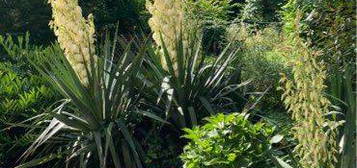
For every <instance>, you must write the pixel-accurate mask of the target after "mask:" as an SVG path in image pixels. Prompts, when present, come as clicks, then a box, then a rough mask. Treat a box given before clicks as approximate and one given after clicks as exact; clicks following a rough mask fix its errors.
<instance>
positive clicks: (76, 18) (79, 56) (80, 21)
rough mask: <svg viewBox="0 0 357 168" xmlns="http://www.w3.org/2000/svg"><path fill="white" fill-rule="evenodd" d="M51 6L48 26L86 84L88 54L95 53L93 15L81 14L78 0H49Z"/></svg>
mask: <svg viewBox="0 0 357 168" xmlns="http://www.w3.org/2000/svg"><path fill="white" fill-rule="evenodd" d="M48 2H49V3H50V4H51V6H52V19H53V20H52V21H51V22H50V27H51V28H52V29H53V30H54V33H55V35H56V36H57V38H58V42H59V44H60V46H61V48H62V49H63V50H64V54H65V56H66V58H67V59H68V61H69V63H70V64H71V66H72V67H73V69H74V71H75V72H76V73H77V75H78V77H79V79H80V80H81V82H82V83H83V84H84V85H87V84H88V74H87V71H86V67H87V68H88V69H89V67H90V66H89V63H90V56H91V55H92V56H94V53H95V46H94V42H95V37H94V36H95V27H94V22H93V16H92V15H89V16H88V19H85V18H84V17H83V16H82V9H81V7H79V5H78V0H49V1H48Z"/></svg>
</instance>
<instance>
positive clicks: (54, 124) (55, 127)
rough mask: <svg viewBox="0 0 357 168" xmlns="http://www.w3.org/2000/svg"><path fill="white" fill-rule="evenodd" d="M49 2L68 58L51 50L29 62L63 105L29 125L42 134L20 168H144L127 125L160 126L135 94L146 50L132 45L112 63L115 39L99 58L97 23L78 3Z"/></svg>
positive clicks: (115, 38) (61, 44)
mask: <svg viewBox="0 0 357 168" xmlns="http://www.w3.org/2000/svg"><path fill="white" fill-rule="evenodd" d="M50 2H51V4H52V7H53V15H54V16H53V17H54V21H53V22H52V26H53V27H54V29H55V34H56V35H57V36H58V39H59V43H60V47H61V48H62V49H63V50H64V54H63V50H61V49H59V48H58V47H52V48H49V49H47V50H46V51H44V52H38V53H37V59H36V60H30V61H31V62H32V64H33V65H34V66H35V67H36V68H37V70H38V71H39V72H40V73H41V74H42V75H43V76H44V77H46V78H47V79H48V81H49V82H50V84H52V86H53V87H54V88H55V89H56V90H57V91H58V93H60V94H61V95H62V96H63V97H64V99H63V100H61V101H59V102H57V103H56V104H54V105H53V106H52V107H49V109H51V110H52V111H51V112H49V113H45V114H41V115H38V116H35V117H33V118H30V119H28V120H27V121H25V122H28V121H34V124H33V125H30V130H29V132H28V134H29V135H33V134H35V133H36V132H37V131H38V130H39V127H40V128H43V127H44V129H43V130H42V132H41V133H40V134H39V135H38V137H37V139H36V140H35V141H34V142H33V144H32V145H31V146H30V147H29V148H28V149H27V150H26V151H25V153H24V154H23V155H22V157H21V158H23V159H26V158H28V157H30V156H31V157H32V158H33V159H32V160H31V161H28V162H26V163H23V164H21V165H20V166H18V167H33V166H37V165H39V164H43V163H46V162H49V161H51V160H53V159H60V160H62V161H63V159H64V160H65V165H66V167H78V166H79V167H87V165H94V167H100V168H106V167H116V168H120V167H126V168H142V167H143V165H142V157H143V153H142V152H140V150H139V149H140V147H139V145H137V144H138V143H137V142H136V140H135V139H134V138H133V137H132V131H131V129H130V127H129V125H130V121H129V119H130V117H132V116H133V115H136V114H144V115H147V116H149V117H152V118H155V119H158V120H160V119H159V118H158V117H156V116H155V115H153V114H150V113H146V112H140V110H138V109H137V107H136V102H137V101H136V100H137V95H134V94H133V92H132V90H133V86H135V84H134V83H135V81H137V80H135V79H136V77H137V74H138V70H139V68H140V67H141V63H142V60H143V55H144V54H143V53H144V49H143V48H139V49H138V52H137V53H136V54H133V53H132V52H131V45H130V44H128V45H125V46H123V49H122V50H123V51H122V55H121V56H119V59H114V55H115V51H116V49H115V48H116V47H115V46H116V43H117V39H118V37H117V36H115V37H114V41H113V43H111V40H110V39H109V37H107V38H106V40H105V42H104V44H103V45H102V46H101V47H99V49H100V50H99V51H98V52H95V51H94V48H95V46H94V27H93V23H92V21H85V20H84V19H83V18H82V17H81V12H80V8H79V7H78V4H77V1H66V0H51V1H50ZM78 22H79V24H78ZM87 22H89V23H87ZM62 23H63V24H62ZM114 62H115V63H114ZM161 121H163V120H161ZM163 122H164V121H163ZM35 152H37V155H34V153H35ZM58 163H60V162H58ZM62 163H63V162H62ZM59 167H63V164H62V165H59Z"/></svg>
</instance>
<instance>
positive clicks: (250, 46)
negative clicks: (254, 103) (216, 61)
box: [227, 24, 290, 108]
mask: <svg viewBox="0 0 357 168" xmlns="http://www.w3.org/2000/svg"><path fill="white" fill-rule="evenodd" d="M227 39H229V40H230V41H232V42H234V43H236V44H237V45H238V46H239V47H241V52H239V53H238V61H236V62H237V65H236V66H238V67H241V69H242V71H241V72H242V80H243V81H245V80H249V79H252V80H253V81H252V82H251V83H250V85H249V87H248V90H247V91H248V92H261V93H263V92H265V91H266V90H267V92H266V93H265V94H266V95H265V96H264V97H263V98H262V103H264V105H266V106H265V108H267V106H270V107H272V106H275V105H277V104H279V103H280V95H281V92H280V91H277V90H276V88H277V87H278V86H279V85H278V83H279V79H280V75H279V73H281V72H284V73H286V74H289V71H290V69H289V68H288V67H286V66H285V62H286V61H288V60H289V59H290V55H288V54H286V55H284V54H283V53H284V52H285V51H284V48H283V47H284V45H283V44H282V42H283V41H285V37H284V36H283V35H282V34H281V33H280V32H279V31H278V30H276V28H275V27H267V28H265V29H262V30H259V31H257V32H256V33H254V34H253V33H250V32H249V30H248V29H246V27H244V26H240V25H237V24H233V25H231V26H230V27H229V29H228V31H227Z"/></svg>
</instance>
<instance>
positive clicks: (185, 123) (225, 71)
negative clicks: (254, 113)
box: [143, 33, 247, 128]
mask: <svg viewBox="0 0 357 168" xmlns="http://www.w3.org/2000/svg"><path fill="white" fill-rule="evenodd" d="M177 34H181V33H177ZM198 39H199V38H197V36H196V35H194V34H192V35H190V38H189V39H188V40H187V39H186V40H187V41H189V43H188V44H187V43H184V41H183V37H182V35H178V36H177V38H176V44H175V45H176V47H174V48H175V49H176V50H175V55H176V59H175V60H174V61H175V62H173V61H172V59H170V58H171V56H170V52H169V51H168V48H167V47H166V44H165V41H164V40H163V38H161V40H162V46H161V49H160V50H156V49H155V47H153V46H152V45H150V44H149V46H148V51H147V54H148V55H149V56H148V57H147V58H148V59H146V63H147V64H148V66H147V68H146V69H145V70H144V72H143V74H144V76H145V77H146V79H148V81H149V82H148V84H147V85H148V88H154V89H152V90H156V94H157V95H149V94H147V96H149V100H156V102H155V103H156V104H158V105H159V107H161V108H160V111H161V112H164V113H165V116H166V118H167V119H169V120H170V121H171V122H173V124H174V125H175V126H177V127H178V128H184V127H192V126H194V125H197V123H198V122H199V121H200V119H202V118H203V117H206V116H208V115H209V114H213V113H215V111H216V110H218V109H219V110H220V111H222V110H227V107H231V108H232V107H236V108H237V106H239V105H242V104H243V103H242V101H240V100H239V98H240V97H241V95H239V94H237V93H238V89H239V88H240V87H241V86H243V85H245V84H247V82H245V83H239V82H240V81H239V74H240V73H239V69H238V67H232V66H231V63H232V62H233V61H234V60H235V58H236V55H237V52H238V51H239V49H238V48H234V47H232V46H231V45H228V46H227V47H226V48H225V49H224V51H223V52H222V53H220V54H219V56H218V57H217V58H215V59H214V61H213V62H212V63H208V59H207V58H208V57H207V56H206V55H204V54H203V53H202V52H201V51H202V49H201V40H198ZM160 51H161V52H160ZM160 57H164V58H165V60H166V64H165V65H163V64H162V63H161V62H160ZM176 65H177V66H176ZM166 67H167V68H166ZM176 67H177V68H176ZM166 69H167V70H166ZM147 93H149V92H147ZM157 96H158V98H157ZM241 100H243V99H241ZM152 103H154V102H152ZM240 103H242V104H240Z"/></svg>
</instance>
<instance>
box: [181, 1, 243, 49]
mask: <svg viewBox="0 0 357 168" xmlns="http://www.w3.org/2000/svg"><path fill="white" fill-rule="evenodd" d="M237 5H238V4H237V3H234V2H233V1H232V0H221V1H216V0H197V1H196V0H188V1H186V4H185V6H186V11H187V19H188V20H197V21H198V22H199V24H200V29H202V34H203V40H202V44H203V49H204V51H206V52H207V53H209V54H211V53H213V54H219V52H220V51H222V50H223V49H224V45H225V44H226V43H227V41H226V40H225V37H224V34H225V29H226V27H227V25H228V22H229V21H230V20H232V19H233V18H234V16H232V13H233V10H234V8H235V7H237Z"/></svg>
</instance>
